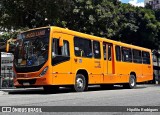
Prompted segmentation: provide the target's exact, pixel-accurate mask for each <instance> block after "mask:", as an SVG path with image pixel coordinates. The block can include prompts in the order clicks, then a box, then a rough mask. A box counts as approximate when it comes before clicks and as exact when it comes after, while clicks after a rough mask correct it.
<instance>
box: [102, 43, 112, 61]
mask: <svg viewBox="0 0 160 115" xmlns="http://www.w3.org/2000/svg"><path fill="white" fill-rule="evenodd" d="M106 46H108V48H107V49H108V60H109V61H111V60H112V52H111V50H112V46H111V45H110V44H106V43H103V55H104V60H106V58H107V54H106V53H107V52H106Z"/></svg>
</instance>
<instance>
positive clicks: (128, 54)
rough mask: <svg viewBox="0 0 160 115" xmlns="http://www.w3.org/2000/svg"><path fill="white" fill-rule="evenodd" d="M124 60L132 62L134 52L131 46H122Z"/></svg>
mask: <svg viewBox="0 0 160 115" xmlns="http://www.w3.org/2000/svg"><path fill="white" fill-rule="evenodd" d="M122 61H123V62H132V53H131V49H130V48H126V47H122Z"/></svg>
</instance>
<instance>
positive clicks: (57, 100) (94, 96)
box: [0, 84, 160, 115]
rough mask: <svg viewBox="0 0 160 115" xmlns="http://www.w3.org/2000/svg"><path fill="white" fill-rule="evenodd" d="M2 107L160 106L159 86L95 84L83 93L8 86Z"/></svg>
mask: <svg viewBox="0 0 160 115" xmlns="http://www.w3.org/2000/svg"><path fill="white" fill-rule="evenodd" d="M0 106H115V108H113V110H114V109H116V106H160V85H145V84H144V85H137V87H136V88H135V89H124V88H123V87H119V86H115V87H114V88H113V89H107V90H102V89H101V88H100V87H99V86H94V87H90V88H89V91H87V92H81V93H79V92H73V91H72V90H70V89H66V88H61V89H60V90H59V91H58V92H57V93H46V92H44V91H43V89H42V88H37V89H33V88H32V89H31V88H29V89H6V90H3V92H2V91H1V92H0ZM159 111H160V110H159ZM68 114H70V113H68ZM80 114H81V113H80ZM88 114H90V112H89V113H88ZM95 114H96V113H95ZM98 114H100V113H98ZM101 114H105V113H104V112H102V113H101ZM110 114H112V113H110ZM114 114H119V113H114ZM120 114H128V112H127V113H123V112H121V113H120ZM131 114H144V113H142V112H138V113H137V112H136V113H131ZM146 114H149V115H150V113H145V114H144V115H146ZM152 114H153V113H152ZM154 114H157V115H158V114H160V113H157V112H156V113H154Z"/></svg>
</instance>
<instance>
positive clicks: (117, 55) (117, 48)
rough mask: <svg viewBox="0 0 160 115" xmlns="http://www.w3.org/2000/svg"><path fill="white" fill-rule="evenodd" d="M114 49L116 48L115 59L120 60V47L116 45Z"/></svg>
mask: <svg viewBox="0 0 160 115" xmlns="http://www.w3.org/2000/svg"><path fill="white" fill-rule="evenodd" d="M115 49H116V60H117V61H121V47H120V46H116V47H115Z"/></svg>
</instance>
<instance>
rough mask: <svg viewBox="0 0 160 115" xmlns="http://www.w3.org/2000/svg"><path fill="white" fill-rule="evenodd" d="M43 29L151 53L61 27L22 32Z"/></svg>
mask: <svg viewBox="0 0 160 115" xmlns="http://www.w3.org/2000/svg"><path fill="white" fill-rule="evenodd" d="M43 28H50V29H51V30H53V31H54V32H58V33H65V34H69V35H74V36H77V37H83V38H88V39H92V40H97V41H100V42H103V41H104V42H108V43H112V44H115V45H120V46H124V47H128V48H134V49H139V50H140V49H141V50H145V51H151V50H150V49H148V48H144V47H140V46H135V45H131V44H127V43H123V42H119V41H115V40H111V39H108V38H103V37H97V36H94V35H89V34H85V33H81V32H77V31H73V30H69V29H68V28H61V27H56V26H47V27H40V28H34V29H30V30H27V31H24V32H28V31H32V30H35V29H43ZM22 33H23V32H22Z"/></svg>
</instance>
